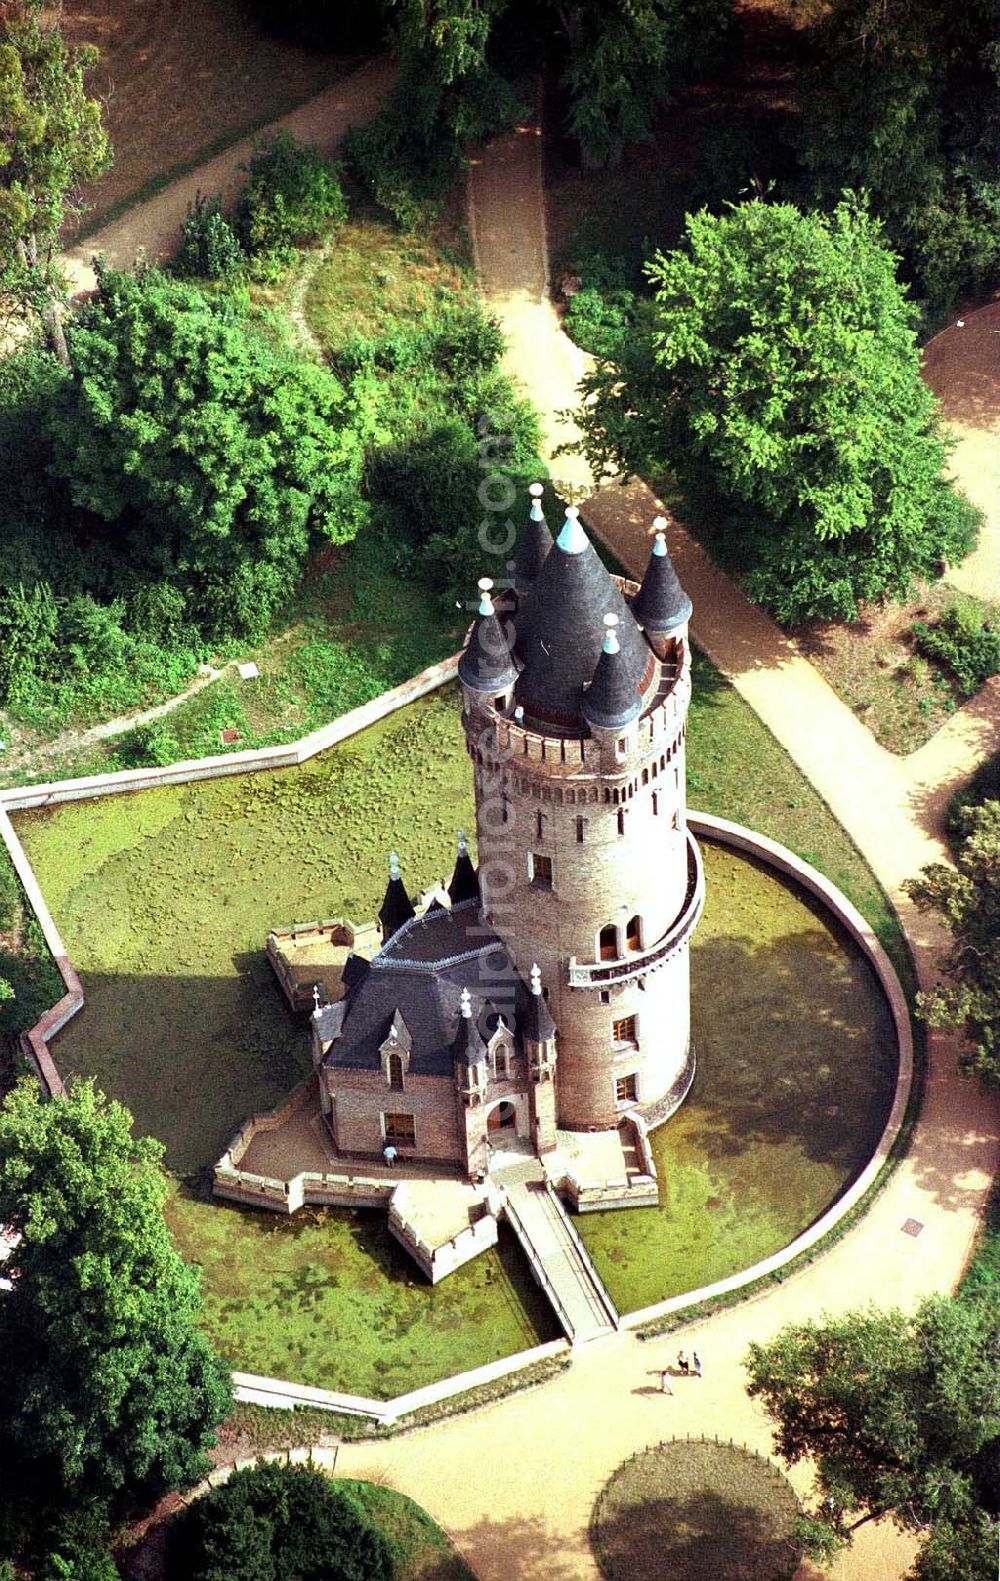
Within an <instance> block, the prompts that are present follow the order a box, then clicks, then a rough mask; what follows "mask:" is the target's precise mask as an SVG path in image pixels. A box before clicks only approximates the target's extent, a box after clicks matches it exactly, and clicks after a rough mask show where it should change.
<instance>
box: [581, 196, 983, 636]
mask: <svg viewBox="0 0 1000 1581" xmlns="http://www.w3.org/2000/svg"><path fill="white" fill-rule="evenodd" d="M648 272H649V275H650V278H651V280H652V282H653V284H654V286H655V288H656V293H655V301H654V302H653V303H651V304H645V305H643V306H642V307H641V308H640V311H639V313H638V316H637V322H636V325H635V328H634V331H633V332H632V334H626V335H624V336H623V337H622V338H621V341H620V344H619V347H618V349H617V352H616V355H615V357H614V358H613V359H609V360H607V361H605V362H604V363H603V364H602V365H600V366H599V367H598V369H597V371H596V373H595V374H594V375H592V376H591V377H590V378H589V379H588V380H587V381H585V385H584V389H585V393H586V405H585V408H584V412H583V416H582V424H583V428H584V432H585V436H586V446H587V451H588V454H589V456H590V458H591V459H592V461H594V463H595V464H596V465H598V466H603V467H611V468H623V469H624V470H626V471H632V472H638V471H645V470H647V469H650V468H652V469H654V470H655V469H656V468H657V467H660V468H662V467H664V466H667V467H670V468H673V470H674V471H675V473H676V474H677V475H678V476H680V477H682V478H686V479H689V480H690V479H693V478H699V479H704V478H705V477H706V476H707V477H709V478H710V479H711V482H712V484H713V486H714V488H715V489H716V490H717V492H718V494H719V495H720V496H721V497H722V499H723V501H725V502H728V512H727V509H726V508H725V506H724V507H723V510H722V512H721V515H722V517H723V519H724V521H725V523H726V525H725V527H724V529H723V532H722V535H721V536H722V540H723V546H724V547H726V546H727V544H726V540H727V539H728V549H729V552H730V554H731V555H732V557H733V558H734V559H737V560H739V561H740V562H741V564H742V567H743V568H744V569H745V571H746V585H747V589H748V591H749V592H750V593H751V596H753V597H754V598H756V599H758V600H759V601H760V602H761V603H765V604H768V605H770V607H771V608H773V609H774V610H775V612H776V613H777V614H778V616H779V618H780V619H782V620H785V621H789V622H795V621H798V620H801V619H802V618H804V617H807V616H810V615H826V616H833V617H840V618H848V619H850V618H853V617H854V616H856V614H857V604H858V600H859V599H862V598H875V597H879V596H881V595H883V594H886V593H902V592H904V591H905V590H906V589H907V587H908V586H909V583H910V581H911V578H912V577H914V576H916V575H922V576H932V575H934V574H936V572H937V569H938V563H939V561H940V560H942V559H949V560H951V559H956V558H959V557H960V556H961V555H962V554H964V553H965V552H967V550H968V548H969V547H970V546H971V544H972V542H973V540H974V523H975V512H974V511H973V510H972V508H971V507H970V506H968V505H967V504H966V502H965V501H964V500H963V499H962V498H961V497H960V496H958V495H957V494H956V493H955V492H954V490H953V489H952V488H951V487H950V486H949V485H948V484H947V483H946V482H945V480H944V478H943V475H942V469H943V465H944V461H945V457H946V454H947V448H946V445H945V442H944V440H943V438H942V437H941V434H940V432H939V430H938V426H937V421H936V417H935V409H934V401H933V398H932V397H931V395H930V393H929V391H928V390H927V388H926V387H925V385H924V384H923V382H922V380H921V377H920V356H919V350H918V347H917V343H916V337H915V333H914V319H915V313H914V309H913V307H912V305H911V304H910V302H909V301H908V299H907V297H906V293H905V291H904V289H903V287H901V286H900V285H899V283H898V282H897V280H896V278H895V259H894V257H893V255H892V254H891V253H890V252H889V251H888V249H887V248H886V247H885V246H884V245H883V242H882V239H881V235H880V232H879V227H878V225H877V223H876V222H875V221H874V220H872V219H871V218H870V217H869V216H868V214H867V213H866V212H865V210H864V208H863V207H862V206H860V205H859V204H857V203H855V202H854V201H850V200H845V201H844V202H843V203H841V204H840V205H839V206H838V208H837V210H836V211H835V213H834V214H832V215H825V214H817V213H802V212H800V211H799V210H798V209H796V208H795V207H794V206H793V205H791V204H787V203H780V204H771V203H767V202H764V201H761V200H754V201H753V202H750V203H745V204H742V205H740V206H738V207H735V208H732V209H730V210H729V211H728V212H727V213H724V214H721V215H716V214H710V213H708V212H707V211H705V210H702V211H701V212H699V213H698V214H694V215H689V216H688V220H687V235H686V238H685V242H684V245H683V246H682V247H680V248H677V249H676V250H674V251H672V252H669V253H666V254H663V253H660V254H658V255H657V256H656V257H655V258H654V260H653V261H652V263H651V264H650V266H649V271H648Z"/></svg>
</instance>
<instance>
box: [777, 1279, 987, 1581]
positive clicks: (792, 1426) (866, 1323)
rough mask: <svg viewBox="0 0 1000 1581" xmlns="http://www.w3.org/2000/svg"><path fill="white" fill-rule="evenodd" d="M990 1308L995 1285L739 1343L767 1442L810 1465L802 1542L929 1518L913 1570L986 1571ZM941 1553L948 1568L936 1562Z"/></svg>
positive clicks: (931, 1573) (975, 1578)
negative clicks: (769, 1424)
mask: <svg viewBox="0 0 1000 1581" xmlns="http://www.w3.org/2000/svg"><path fill="white" fill-rule="evenodd" d="M998 1316H1000V1313H998V1303H997V1296H996V1293H995V1291H987V1292H985V1293H984V1294H983V1295H982V1296H981V1297H976V1298H971V1299H963V1300H960V1301H951V1300H948V1299H945V1298H940V1297H936V1298H934V1299H932V1300H930V1301H926V1302H924V1304H923V1305H922V1306H921V1307H920V1308H919V1309H918V1311H917V1312H916V1313H915V1314H914V1315H913V1316H912V1317H910V1316H907V1315H906V1314H904V1313H903V1312H900V1311H898V1310H895V1311H890V1312H876V1311H871V1312H865V1313H856V1312H855V1313H848V1314H847V1315H846V1316H844V1317H841V1318H837V1319H832V1320H828V1321H827V1322H825V1323H822V1324H817V1323H805V1324H801V1325H795V1326H793V1327H790V1328H786V1329H784V1330H782V1332H781V1333H780V1334H778V1335H777V1337H776V1338H775V1339H774V1340H772V1341H771V1342H770V1343H769V1344H767V1345H761V1344H753V1345H751V1346H750V1350H749V1356H748V1361H747V1370H748V1372H749V1375H750V1384H749V1393H750V1395H751V1396H752V1397H753V1398H756V1399H760V1400H761V1401H762V1403H763V1405H764V1407H765V1409H766V1410H767V1411H768V1413H769V1415H770V1416H771V1417H772V1419H773V1420H774V1422H775V1424H776V1425H775V1434H774V1447H775V1451H776V1453H777V1454H779V1455H780V1456H781V1457H782V1459H784V1460H786V1461H787V1462H789V1463H790V1464H792V1465H794V1464H795V1463H796V1462H798V1461H800V1460H802V1459H804V1458H806V1457H807V1456H809V1457H812V1459H813V1460H814V1461H815V1464H816V1473H817V1479H816V1498H815V1507H814V1509H813V1511H812V1512H811V1513H808V1514H807V1516H806V1519H805V1521H804V1522H803V1525H802V1531H801V1535H802V1536H803V1538H804V1540H805V1542H806V1544H807V1546H808V1547H810V1548H811V1549H812V1551H813V1552H815V1553H817V1554H820V1553H827V1554H828V1553H829V1552H830V1546H831V1541H832V1542H833V1543H834V1544H841V1545H842V1544H844V1543H846V1542H849V1541H850V1539H851V1537H852V1535H853V1533H854V1532H855V1531H856V1530H857V1529H858V1527H859V1526H862V1525H864V1524H865V1522H867V1521H871V1520H878V1519H880V1518H881V1517H883V1516H891V1518H892V1519H893V1520H894V1521H895V1522H896V1523H897V1525H899V1526H901V1527H908V1528H910V1529H917V1530H920V1529H924V1528H926V1527H928V1526H929V1527H930V1528H931V1529H932V1531H931V1539H930V1542H929V1545H928V1548H927V1549H925V1551H924V1554H923V1555H922V1558H921V1561H920V1562H919V1563H918V1567H917V1569H916V1571H915V1572H914V1575H915V1576H918V1577H921V1578H922V1581H937V1578H938V1577H943V1576H944V1575H945V1574H947V1575H948V1577H949V1581H993V1576H994V1574H995V1564H996V1528H995V1523H994V1522H993V1521H992V1519H991V1516H990V1512H988V1511H986V1510H984V1507H983V1505H982V1503H981V1501H980V1495H979V1487H980V1484H979V1477H978V1466H979V1464H980V1461H981V1457H982V1455H983V1452H984V1450H986V1449H988V1448H989V1447H991V1446H995V1444H996V1442H997V1440H998V1437H1000V1393H998V1384H997V1379H998V1364H1000V1335H998ZM991 1525H992V1530H993V1550H992V1552H993V1558H992V1565H993V1567H994V1568H993V1569H986V1570H984V1569H983V1568H982V1555H983V1553H984V1552H985V1551H986V1550H987V1549H988V1548H989V1543H988V1542H987V1543H986V1545H985V1549H984V1547H983V1542H982V1539H981V1535H980V1534H981V1533H982V1532H983V1531H987V1532H988V1531H989V1529H990V1527H991ZM942 1555H946V1556H951V1557H952V1558H953V1560H954V1567H953V1568H951V1569H948V1570H945V1569H943V1568H941V1564H942V1563H943V1562H944V1561H943V1559H942V1558H941V1556H942ZM935 1565H936V1566H937V1568H934V1566H935Z"/></svg>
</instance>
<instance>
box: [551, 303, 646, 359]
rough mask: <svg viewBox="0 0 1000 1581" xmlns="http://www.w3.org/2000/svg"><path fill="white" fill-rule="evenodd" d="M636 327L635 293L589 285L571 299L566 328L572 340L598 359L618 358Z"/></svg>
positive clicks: (564, 320)
mask: <svg viewBox="0 0 1000 1581" xmlns="http://www.w3.org/2000/svg"><path fill="white" fill-rule="evenodd" d="M634 324H635V292H634V291H630V290H629V289H628V288H627V287H626V286H610V287H605V289H604V290H601V289H600V288H599V287H597V286H594V285H585V286H584V288H583V290H582V291H578V292H577V294H576V296H574V297H571V298H570V301H569V305H568V307H567V309H566V314H565V317H564V319H563V325H564V327H565V329H566V333H567V334H568V335H569V336H570V339H571V340H575V341H576V344H577V345H578V346H580V347H581V348H582V349H583V350H584V351H589V352H591V353H592V355H593V356H595V357H614V356H615V355H616V354H617V353H618V351H619V349H620V347H621V343H622V341H623V340H624V338H625V337H626V336H627V335H628V334H629V333H630V332H631V330H632V328H633V326H634Z"/></svg>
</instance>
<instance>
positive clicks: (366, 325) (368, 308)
mask: <svg viewBox="0 0 1000 1581" xmlns="http://www.w3.org/2000/svg"><path fill="white" fill-rule="evenodd" d="M463 294H467V295H468V296H469V298H470V299H472V298H474V296H475V290H474V287H473V283H472V278H471V274H470V272H469V269H468V265H467V263H466V262H465V259H464V257H463V254H462V251H461V247H460V238H459V237H458V236H457V234H455V233H454V232H453V231H450V230H448V229H447V228H446V227H445V226H443V225H442V226H438V227H435V228H434V229H432V230H430V231H427V232H423V231H400V230H398V229H397V228H396V227H395V226H394V225H392V224H390V223H389V221H388V220H386V219H385V218H380V217H379V216H378V215H377V214H375V213H371V212H365V211H362V212H361V213H360V214H359V215H358V216H357V217H355V218H352V219H350V220H348V222H347V224H346V225H344V226H342V227H341V229H340V230H339V231H338V232H337V243H336V247H335V248H334V249H333V251H332V252H331V254H330V257H329V259H328V261H327V262H326V263H325V264H323V265H322V267H321V268H320V269H318V270H317V272H316V274H315V276H314V278H313V279H312V281H311V282H310V285H309V289H308V291H307V293H306V301H305V313H306V318H307V320H308V322H309V326H310V328H311V329H312V331H313V333H314V334H315V335H316V336H317V338H318V339H319V340H320V342H321V343H322V344H323V346H324V347H326V348H327V349H328V350H335V349H336V348H337V347H338V346H340V345H342V344H343V343H344V342H345V341H351V340H353V339H355V337H358V338H363V337H369V336H371V337H378V336H382V335H383V334H384V333H385V331H386V322H387V320H396V321H402V322H404V323H405V322H409V323H419V322H420V321H421V320H423V319H425V317H426V316H427V315H428V314H430V313H432V312H433V310H434V309H435V308H436V307H439V306H440V304H441V303H442V302H443V301H446V300H448V299H449V298H452V297H454V296H456V295H459V296H460V295H463Z"/></svg>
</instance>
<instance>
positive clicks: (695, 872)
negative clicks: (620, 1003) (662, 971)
mask: <svg viewBox="0 0 1000 1581" xmlns="http://www.w3.org/2000/svg"><path fill="white" fill-rule="evenodd" d="M686 837H687V849H688V882H687V891H686V893H685V896H684V902H683V904H682V906H681V908H680V911H679V912H678V914H677V918H676V920H675V921H674V922H673V923H672V924H671V926H670V927H669V928H668V929H667V931H666V933H665V934H664V935H663V937H662V938H661V939H658V940H657V941H656V942H655V943H654V944H651V945H650V946H649V948H648V949H645V950H640V951H638V952H637V953H636V954H634V955H629V956H628V957H626V958H623V959H621V960H617V961H587V962H580V961H577V960H576V959H575V957H574V958H573V959H572V960H571V961H570V962H569V965H568V968H567V978H568V983H569V986H570V988H605V987H606V986H607V985H608V984H611V983H623V982H630V981H632V980H633V979H635V978H638V977H644V976H646V975H647V974H648V973H650V972H654V971H656V970H657V969H658V967H660V966H663V965H665V963H666V962H667V961H668V960H669V959H670V957H671V956H672V955H673V954H675V952H676V951H677V950H679V949H680V948H681V947H682V946H683V945H684V944H686V943H687V941H688V939H689V938H690V937H691V934H692V933H693V932H694V929H695V927H696V925H697V922H698V918H699V917H700V916H701V913H702V909H703V907H704V904H705V875H704V871H703V869H702V865H701V853H700V852H699V850H698V846H697V844H696V842H695V840H694V837H693V836H692V835H691V833H690V832H689V831H686Z"/></svg>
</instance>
